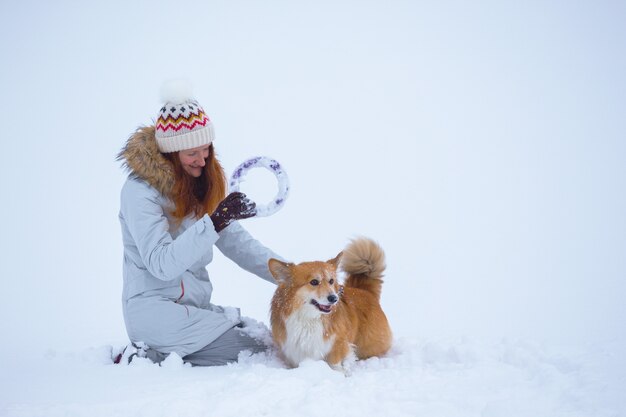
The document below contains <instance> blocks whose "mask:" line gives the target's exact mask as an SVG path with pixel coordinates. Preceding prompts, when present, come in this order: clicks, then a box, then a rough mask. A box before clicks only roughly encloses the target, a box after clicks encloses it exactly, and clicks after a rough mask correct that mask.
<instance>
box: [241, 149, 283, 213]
mask: <svg viewBox="0 0 626 417" xmlns="http://www.w3.org/2000/svg"><path fill="white" fill-rule="evenodd" d="M253 168H266V169H267V170H268V171H270V172H271V173H272V174H274V175H275V176H276V179H277V180H278V192H277V193H276V195H275V196H274V198H273V199H272V201H270V202H269V203H267V204H258V203H257V205H256V215H257V217H267V216H271V215H272V214H274V213H276V212H277V211H278V210H280V209H281V208H282V207H283V205H284V204H285V200H287V197H288V196H289V177H287V173H286V172H285V170H284V169H283V167H282V166H281V165H280V163H278V161H276V160H275V159H272V158H268V157H266V156H257V157H254V158H250V159H247V160H245V161H244V162H243V163H241V165H239V166H238V167H237V168H235V170H234V171H233V175H231V177H230V182H229V186H230V192H231V193H232V192H235V191H239V184H240V183H241V182H242V181H244V177H245V176H246V175H247V174H248V171H250V170H251V169H253Z"/></svg>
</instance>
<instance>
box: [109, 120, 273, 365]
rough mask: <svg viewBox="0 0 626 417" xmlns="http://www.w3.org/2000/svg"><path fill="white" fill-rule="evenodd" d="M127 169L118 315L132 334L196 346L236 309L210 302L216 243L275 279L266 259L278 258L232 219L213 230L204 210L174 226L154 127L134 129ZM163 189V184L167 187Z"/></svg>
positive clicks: (164, 346) (154, 344) (158, 345)
mask: <svg viewBox="0 0 626 417" xmlns="http://www.w3.org/2000/svg"><path fill="white" fill-rule="evenodd" d="M120 159H123V160H124V161H125V164H126V166H127V167H128V168H129V169H130V171H131V175H130V176H129V178H128V179H127V181H126V183H125V184H124V186H123V188H122V192H121V201H120V213H119V219H120V223H121V227H122V239H123V243H124V267H123V274H124V288H123V293H122V303H123V308H124V320H125V323H126V329H127V332H128V335H129V337H130V339H131V340H132V341H134V342H144V343H146V344H147V345H148V346H150V347H151V348H153V349H156V350H158V351H161V352H165V353H169V352H176V353H177V354H178V355H180V356H181V357H183V356H185V355H187V354H189V353H193V352H196V351H198V350H199V349H201V348H203V347H204V346H206V345H208V344H209V343H211V342H212V341H214V340H215V339H217V338H218V337H219V336H220V335H222V334H223V333H224V332H226V331H227V330H229V329H230V328H232V327H233V326H234V325H236V324H237V323H238V322H239V317H238V313H237V312H236V311H235V312H233V311H231V310H228V311H225V310H224V309H223V308H221V307H219V306H215V305H213V304H211V293H212V290H213V287H212V285H211V281H210V279H209V275H208V272H207V270H206V266H207V265H208V264H209V263H210V262H211V260H212V259H213V247H214V246H216V247H217V248H218V249H220V251H221V252H222V253H223V254H224V255H226V256H227V257H228V258H230V259H232V260H233V261H234V262H235V263H237V264H238V265H239V266H240V267H242V268H244V269H245V270H247V271H249V272H252V273H254V274H256V275H258V276H259V277H261V278H263V279H265V280H267V281H270V282H272V283H274V279H273V278H272V276H271V274H270V272H269V269H268V266H267V262H268V260H269V258H271V257H275V258H279V257H278V256H277V255H276V254H275V253H273V252H272V251H271V250H269V249H268V248H266V247H265V246H263V245H261V244H260V243H259V242H258V241H257V240H255V239H254V238H253V237H252V236H251V235H250V234H249V233H248V232H247V231H246V230H245V229H244V228H243V227H241V225H240V224H239V223H238V222H233V223H232V224H231V225H229V226H228V227H226V228H225V229H224V230H222V231H221V232H220V233H219V234H218V233H217V232H216V231H215V229H214V227H213V223H212V222H211V219H210V217H209V216H208V215H204V217H202V218H200V219H199V220H198V219H196V218H193V217H191V216H190V217H187V218H185V219H184V220H183V221H182V222H180V224H179V225H177V222H175V221H173V218H172V217H171V216H170V212H171V210H172V209H173V208H174V205H173V202H172V200H171V199H170V198H169V197H168V194H169V192H170V191H171V184H172V181H171V178H169V177H170V176H171V168H170V166H169V165H168V164H169V161H167V160H166V159H165V158H164V157H163V156H162V155H161V154H160V152H159V151H158V148H157V147H156V142H155V141H154V130H153V128H142V129H139V130H138V131H137V132H136V133H135V134H134V135H133V136H132V137H131V138H130V139H129V141H128V143H127V145H126V147H125V148H124V150H123V151H122V152H121V153H120ZM168 187H169V188H168Z"/></svg>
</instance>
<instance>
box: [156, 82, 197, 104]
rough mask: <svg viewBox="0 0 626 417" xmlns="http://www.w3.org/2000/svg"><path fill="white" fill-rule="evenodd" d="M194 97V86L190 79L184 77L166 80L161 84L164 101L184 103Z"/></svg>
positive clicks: (162, 99)
mask: <svg viewBox="0 0 626 417" xmlns="http://www.w3.org/2000/svg"><path fill="white" fill-rule="evenodd" d="M192 99H193V87H192V85H191V82H189V80H187V79H184V78H178V79H173V80H169V81H165V82H164V83H163V85H162V86H161V102H162V103H175V104H179V103H183V102H185V101H187V100H192Z"/></svg>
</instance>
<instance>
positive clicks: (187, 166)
mask: <svg viewBox="0 0 626 417" xmlns="http://www.w3.org/2000/svg"><path fill="white" fill-rule="evenodd" d="M209 146H210V145H204V146H199V147H197V148H192V149H186V150H184V151H179V152H178V158H179V159H180V163H181V164H182V166H183V169H184V170H185V172H186V173H187V174H189V175H191V176H192V177H195V178H198V177H199V176H200V175H202V171H203V169H204V166H205V165H206V160H207V158H208V157H209Z"/></svg>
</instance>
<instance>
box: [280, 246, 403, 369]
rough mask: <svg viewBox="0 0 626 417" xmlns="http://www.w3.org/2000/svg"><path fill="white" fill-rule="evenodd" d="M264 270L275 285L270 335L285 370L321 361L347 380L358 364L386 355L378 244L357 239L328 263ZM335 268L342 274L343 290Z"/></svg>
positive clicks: (381, 259)
mask: <svg viewBox="0 0 626 417" xmlns="http://www.w3.org/2000/svg"><path fill="white" fill-rule="evenodd" d="M268 266H269V269H270V272H271V273H272V275H273V276H274V278H275V279H276V281H277V283H278V288H277V289H276V292H275V293H274V297H273V298H272V303H271V314H270V321H271V327H272V335H273V338H274V341H275V343H276V345H277V346H278V348H279V352H280V355H281V357H282V359H283V360H284V361H285V362H286V363H287V365H289V366H291V367H297V366H298V365H299V364H300V363H301V362H302V361H304V360H305V359H314V360H320V359H323V360H325V361H326V362H327V363H328V364H329V365H330V366H331V368H333V369H336V370H340V371H343V372H344V373H346V374H349V371H350V367H351V365H352V364H353V363H354V361H355V360H356V359H365V358H369V357H371V356H381V355H384V354H385V353H386V352H387V351H388V350H389V348H390V347H391V342H392V333H391V329H390V327H389V323H388V322H387V317H386V316H385V313H384V312H383V310H382V308H381V307H380V292H381V287H382V283H383V281H382V277H383V272H384V270H385V267H386V266H385V254H384V252H383V250H382V248H381V247H380V246H379V245H378V244H377V243H376V242H374V241H373V240H371V239H368V238H359V239H355V240H353V241H351V242H350V243H349V244H348V246H347V247H346V248H345V249H344V250H343V252H341V253H339V255H337V256H336V257H335V258H333V259H331V260H329V261H326V262H321V261H314V262H303V263H300V264H293V263H285V262H281V261H279V260H277V259H270V260H269V263H268ZM339 267H340V268H341V269H342V270H343V271H344V272H345V273H346V276H345V282H344V284H343V285H340V283H339V282H338V279H337V270H338V268H339Z"/></svg>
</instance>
